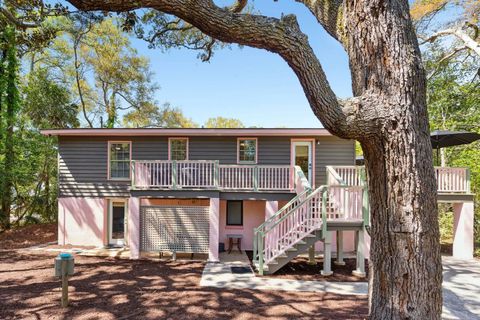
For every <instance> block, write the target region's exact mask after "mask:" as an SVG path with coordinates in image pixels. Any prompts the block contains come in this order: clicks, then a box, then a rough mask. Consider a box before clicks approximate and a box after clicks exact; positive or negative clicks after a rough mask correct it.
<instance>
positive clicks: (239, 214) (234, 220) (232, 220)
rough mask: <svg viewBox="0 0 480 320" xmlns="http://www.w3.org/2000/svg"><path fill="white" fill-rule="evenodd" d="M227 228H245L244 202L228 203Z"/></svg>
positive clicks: (229, 201) (234, 201) (232, 201)
mask: <svg viewBox="0 0 480 320" xmlns="http://www.w3.org/2000/svg"><path fill="white" fill-rule="evenodd" d="M227 226H243V201H238V200H228V201H227Z"/></svg>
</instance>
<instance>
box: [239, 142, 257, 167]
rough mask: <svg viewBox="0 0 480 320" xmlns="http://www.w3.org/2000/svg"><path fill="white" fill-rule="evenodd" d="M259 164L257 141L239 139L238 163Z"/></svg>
mask: <svg viewBox="0 0 480 320" xmlns="http://www.w3.org/2000/svg"><path fill="white" fill-rule="evenodd" d="M256 162H257V139H255V138H239V139H238V163H256Z"/></svg>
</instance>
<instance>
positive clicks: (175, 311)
mask: <svg viewBox="0 0 480 320" xmlns="http://www.w3.org/2000/svg"><path fill="white" fill-rule="evenodd" d="M56 230H57V226H56V225H55V224H52V225H36V226H28V227H24V228H20V229H17V230H12V231H8V232H4V233H2V234H1V235H0V301H1V302H0V319H263V318H268V319H365V318H366V316H367V312H368V306H367V298H366V296H354V295H350V296H346V295H336V294H330V293H306V292H281V291H258V290H226V289H216V288H205V287H200V286H199V283H200V278H201V274H202V271H203V267H204V264H205V262H203V261H151V260H128V259H114V258H98V257H86V256H80V255H75V275H74V276H72V277H71V278H70V281H69V297H70V304H69V307H67V308H61V307H60V295H61V292H60V280H59V279H57V278H55V277H54V276H53V260H54V257H55V256H56V255H57V254H58V252H52V251H47V250H43V249H42V250H40V251H39V250H30V249H15V248H26V247H31V246H35V245H39V244H44V243H48V242H52V241H55V240H56ZM51 247H52V246H51V245H50V246H48V248H51ZM54 247H55V248H65V249H68V247H61V246H54Z"/></svg>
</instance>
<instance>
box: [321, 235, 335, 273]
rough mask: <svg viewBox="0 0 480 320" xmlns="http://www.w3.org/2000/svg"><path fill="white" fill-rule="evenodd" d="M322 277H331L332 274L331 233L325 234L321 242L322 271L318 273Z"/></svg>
mask: <svg viewBox="0 0 480 320" xmlns="http://www.w3.org/2000/svg"><path fill="white" fill-rule="evenodd" d="M320 273H321V275H322V276H331V275H332V274H333V272H332V232H331V231H327V232H326V233H325V239H324V240H323V269H322V271H321V272H320Z"/></svg>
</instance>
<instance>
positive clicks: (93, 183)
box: [58, 137, 355, 197]
mask: <svg viewBox="0 0 480 320" xmlns="http://www.w3.org/2000/svg"><path fill="white" fill-rule="evenodd" d="M109 140H111V141H132V159H133V160H167V159H168V138H167V137H114V138H111V139H109V138H107V137H61V138H60V139H59V149H58V150H59V168H58V170H59V194H60V196H62V197H66V196H90V197H110V196H111V197H116V196H128V195H129V193H130V192H129V191H128V187H129V185H130V182H128V181H123V182H119V181H109V180H108V179H107V174H108V173H107V162H108V141H109ZM318 141H319V143H318V144H316V146H315V147H316V152H315V156H316V157H315V158H316V177H315V179H316V182H317V185H321V184H324V183H325V166H326V165H352V164H353V163H354V157H355V155H354V142H353V141H350V140H342V139H338V138H335V137H319V138H318ZM290 143H291V142H290V138H289V137H259V138H258V164H260V165H289V164H290ZM189 159H190V160H219V161H220V163H221V164H236V163H237V138H236V137H190V138H189Z"/></svg>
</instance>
